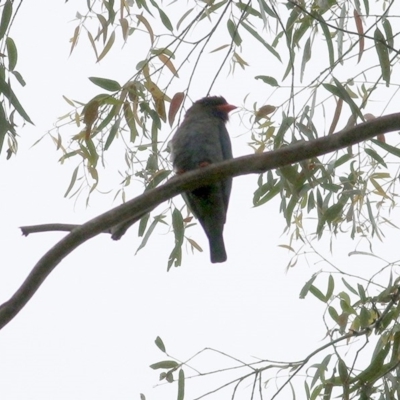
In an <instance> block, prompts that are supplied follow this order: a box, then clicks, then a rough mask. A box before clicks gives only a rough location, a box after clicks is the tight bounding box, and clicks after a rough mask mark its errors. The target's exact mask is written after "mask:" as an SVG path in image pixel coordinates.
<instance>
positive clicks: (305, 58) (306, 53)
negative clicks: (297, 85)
mask: <svg viewBox="0 0 400 400" xmlns="http://www.w3.org/2000/svg"><path fill="white" fill-rule="evenodd" d="M310 60H311V38H308V39H307V41H306V44H305V46H304V51H303V58H302V60H301V69H300V82H303V77H304V71H305V69H306V64H307V62H308V61H310Z"/></svg>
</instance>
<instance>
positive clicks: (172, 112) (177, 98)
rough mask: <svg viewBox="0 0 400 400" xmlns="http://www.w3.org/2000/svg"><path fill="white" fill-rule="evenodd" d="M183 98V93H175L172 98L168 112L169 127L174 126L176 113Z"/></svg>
mask: <svg viewBox="0 0 400 400" xmlns="http://www.w3.org/2000/svg"><path fill="white" fill-rule="evenodd" d="M184 98H185V94H184V93H183V92H177V93H175V94H174V96H173V97H172V100H171V103H170V105H169V111H168V121H169V125H170V126H172V125H173V124H174V121H175V116H176V113H177V112H178V111H179V109H180V107H181V105H182V102H183V99H184Z"/></svg>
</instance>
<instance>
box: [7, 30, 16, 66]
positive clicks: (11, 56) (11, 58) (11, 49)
mask: <svg viewBox="0 0 400 400" xmlns="http://www.w3.org/2000/svg"><path fill="white" fill-rule="evenodd" d="M6 46H7V55H8V69H9V70H10V71H13V70H14V68H15V66H16V65H17V60H18V52H17V46H15V42H14V40H12V39H11V38H10V37H8V38H7V39H6Z"/></svg>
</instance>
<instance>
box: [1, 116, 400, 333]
mask: <svg viewBox="0 0 400 400" xmlns="http://www.w3.org/2000/svg"><path fill="white" fill-rule="evenodd" d="M395 130H400V113H396V114H390V115H386V116H384V117H380V118H376V119H375V120H371V121H368V122H365V123H361V124H359V125H356V126H355V127H351V128H347V129H345V130H343V131H340V132H339V133H336V134H333V135H329V136H326V137H323V138H320V139H316V140H313V141H309V142H306V141H304V142H299V143H296V144H294V145H290V146H287V147H282V148H280V149H278V150H276V151H273V152H268V153H263V154H254V155H249V156H244V157H239V158H235V159H233V160H229V161H224V162H222V163H219V164H214V165H210V166H209V167H205V168H200V169H198V170H196V171H191V172H187V173H185V174H182V175H179V176H176V177H174V178H172V179H170V180H169V181H168V182H167V183H165V184H164V185H162V186H159V187H157V188H155V189H153V190H149V191H148V192H145V193H143V194H142V195H140V196H138V197H136V198H135V199H133V200H130V201H128V202H126V203H125V204H122V205H120V206H118V207H115V208H114V209H112V210H110V211H108V212H106V213H104V214H101V215H100V216H98V217H96V218H94V219H92V220H90V221H88V222H86V223H85V224H83V225H79V226H77V227H76V228H74V229H73V230H72V231H71V232H70V233H69V234H68V235H67V236H65V237H64V238H63V239H61V240H60V241H59V242H58V243H57V244H56V245H55V246H53V247H52V248H51V249H50V250H49V251H48V252H47V253H46V254H45V255H44V256H43V257H42V258H41V259H40V260H39V261H38V262H37V264H36V265H35V266H34V267H33V269H32V271H31V273H30V274H29V275H28V277H27V278H26V279H25V281H24V282H23V283H22V285H21V286H20V288H19V289H18V290H17V291H16V292H15V294H14V295H13V296H12V297H11V298H10V299H9V300H8V301H6V302H5V303H3V304H2V305H1V306H0V329H1V328H2V327H4V326H5V325H7V324H8V322H10V321H11V320H12V319H13V318H14V317H15V316H16V315H17V314H18V313H19V312H20V311H21V309H22V308H23V307H24V306H25V304H26V303H27V302H28V301H29V300H30V299H31V298H32V296H33V295H34V294H35V292H36V291H37V290H38V288H39V287H40V285H41V284H42V283H43V282H44V280H45V279H46V278H47V276H48V275H49V274H50V273H51V272H52V271H53V269H54V268H55V267H56V266H57V265H58V264H59V263H60V262H61V261H62V260H63V259H64V258H65V257H66V256H67V255H68V254H70V253H71V252H72V251H73V250H75V249H76V248H77V247H78V246H80V245H81V244H83V243H85V242H86V241H87V240H89V239H91V238H93V237H94V236H97V235H98V234H100V233H102V232H107V231H110V230H111V229H112V227H114V226H115V225H117V224H121V223H124V222H126V221H129V220H132V219H137V218H138V217H139V216H141V215H143V213H144V212H147V211H149V210H152V209H153V208H155V207H156V206H157V205H159V204H161V203H162V202H164V201H166V200H168V199H170V198H172V197H174V196H176V195H178V194H179V193H182V192H184V191H188V190H193V189H195V188H197V187H200V186H203V185H205V184H207V183H211V182H215V181H218V180H220V179H222V178H225V177H228V176H233V177H235V176H240V175H247V174H254V173H262V172H265V171H268V170H271V169H275V168H280V167H283V166H285V165H289V164H293V163H296V162H300V161H303V160H307V159H309V158H312V157H317V156H321V155H323V154H327V153H330V152H332V151H335V150H339V149H342V148H345V147H348V146H351V145H354V144H357V143H360V142H362V141H365V140H367V139H370V138H372V137H374V136H377V135H379V134H384V133H388V132H391V131H395Z"/></svg>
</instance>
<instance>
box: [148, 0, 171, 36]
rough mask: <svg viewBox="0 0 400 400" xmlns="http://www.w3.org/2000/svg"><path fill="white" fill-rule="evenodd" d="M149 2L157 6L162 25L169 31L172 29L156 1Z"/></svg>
mask: <svg viewBox="0 0 400 400" xmlns="http://www.w3.org/2000/svg"><path fill="white" fill-rule="evenodd" d="M150 3H151V4H152V5H153V6H154V7H155V8H157V10H158V13H159V15H160V19H161V22H162V23H163V25H164V26H165V27H166V28H167V29H168V30H169V31H171V32H172V31H173V30H174V28H173V27H172V24H171V21H170V20H169V18H168V16H167V14H165V12H164V11H163V10H162V9H161V8H160V7H159V6H158V5H157V3H156V2H155V1H154V0H150Z"/></svg>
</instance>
